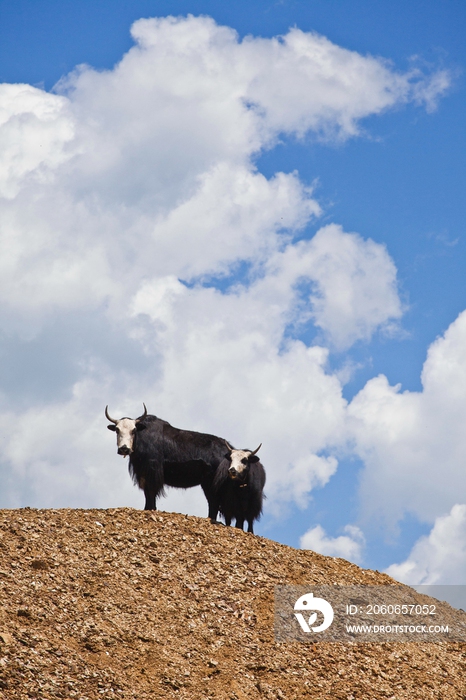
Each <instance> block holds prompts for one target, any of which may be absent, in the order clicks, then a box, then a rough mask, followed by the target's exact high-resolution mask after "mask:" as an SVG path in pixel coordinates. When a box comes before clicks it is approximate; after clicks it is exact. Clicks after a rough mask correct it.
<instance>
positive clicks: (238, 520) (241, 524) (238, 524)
mask: <svg viewBox="0 0 466 700" xmlns="http://www.w3.org/2000/svg"><path fill="white" fill-rule="evenodd" d="M235 527H237V528H238V529H239V530H242V529H243V527H244V518H236V525H235Z"/></svg>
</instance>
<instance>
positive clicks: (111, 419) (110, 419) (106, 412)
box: [105, 406, 118, 425]
mask: <svg viewBox="0 0 466 700" xmlns="http://www.w3.org/2000/svg"><path fill="white" fill-rule="evenodd" d="M105 417H106V419H107V420H109V421H110V423H115V425H116V424H117V423H118V421H117V420H115V418H110V416H109V415H108V406H105Z"/></svg>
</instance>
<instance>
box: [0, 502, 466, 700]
mask: <svg viewBox="0 0 466 700" xmlns="http://www.w3.org/2000/svg"><path fill="white" fill-rule="evenodd" d="M0 535H1V539H0V586H1V589H0V590H1V593H0V602H1V610H0V697H1V698H2V699H3V698H5V699H6V700H10V698H11V699H13V698H15V699H16V698H18V699H21V700H25V699H26V698H36V699H37V700H38V699H39V698H77V699H78V700H94V698H112V699H114V698H131V699H135V700H143V699H144V698H189V699H193V700H198V699H199V700H201V699H203V698H219V699H221V700H223V699H225V700H246V698H247V699H248V700H249V699H251V700H252V699H257V700H259V699H262V698H273V699H275V698H278V699H280V700H283V699H286V700H288V699H289V700H294V699H295V698H316V699H317V698H318V699H319V700H324V699H327V698H328V699H330V698H331V699H332V700H335V699H340V698H341V699H342V700H359V699H364V700H373V699H378V698H391V699H392V700H395V699H396V700H401V699H404V698H407V699H408V698H409V700H414V699H417V698H419V700H421V698H422V700H426V699H428V698H436V699H439V698H454V699H455V700H458V699H463V698H466V682H465V678H466V646H465V645H461V644H449V643H441V644H396V643H385V644H354V645H343V644H330V643H329V644H324V643H320V644H316V645H314V646H309V645H305V644H301V643H299V642H291V643H290V642H288V643H278V642H275V641H274V631H273V612H274V611H273V595H274V586H275V585H276V584H299V585H307V584H316V583H340V584H349V583H353V584H357V583H364V584H386V583H393V581H392V579H390V578H389V577H388V576H386V575H384V574H380V573H378V572H374V571H367V570H366V571H364V570H362V569H360V568H358V567H357V566H354V565H353V564H350V563H349V562H347V561H344V560H343V559H333V558H332V557H324V556H321V555H319V554H315V553H313V552H307V551H300V550H295V549H292V548H291V547H285V546H283V545H279V544H277V543H275V542H271V541H270V540H266V539H263V538H261V537H255V536H253V535H248V534H246V533H243V532H240V531H238V530H235V529H233V528H222V527H214V526H212V525H210V523H208V522H207V520H203V519H200V518H195V517H187V516H182V515H177V514H169V513H158V512H157V513H152V514H150V513H147V512H143V511H135V510H130V509H116V510H106V511H102V510H88V511H82V510H31V509H22V510H9V511H6V510H4V511H0Z"/></svg>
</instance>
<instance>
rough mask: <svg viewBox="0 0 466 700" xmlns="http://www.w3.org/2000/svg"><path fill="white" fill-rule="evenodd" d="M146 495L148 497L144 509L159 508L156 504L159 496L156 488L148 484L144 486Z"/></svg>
mask: <svg viewBox="0 0 466 700" xmlns="http://www.w3.org/2000/svg"><path fill="white" fill-rule="evenodd" d="M144 496H145V497H146V505H145V506H144V510H157V506H156V505H155V498H156V496H157V491H156V489H154V488H151V487H150V486H146V487H145V488H144Z"/></svg>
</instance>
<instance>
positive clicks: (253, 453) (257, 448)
mask: <svg viewBox="0 0 466 700" xmlns="http://www.w3.org/2000/svg"><path fill="white" fill-rule="evenodd" d="M261 447H262V443H261V444H260V445H259V447H256V449H255V450H254V452H251V454H250V455H249V456H250V457H252V455H255V454H256V452H259V450H260V448H261Z"/></svg>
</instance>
